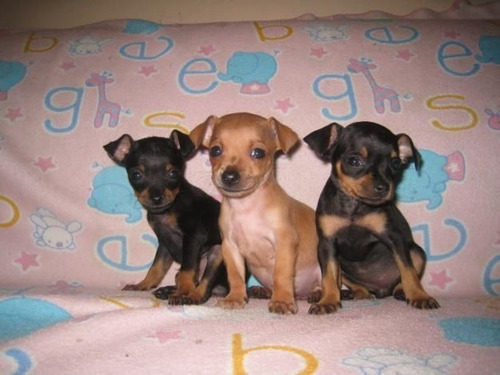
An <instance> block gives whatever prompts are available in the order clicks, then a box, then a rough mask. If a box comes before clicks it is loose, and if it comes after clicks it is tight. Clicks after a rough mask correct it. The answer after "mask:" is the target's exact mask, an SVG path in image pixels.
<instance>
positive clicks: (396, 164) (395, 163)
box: [391, 158, 402, 171]
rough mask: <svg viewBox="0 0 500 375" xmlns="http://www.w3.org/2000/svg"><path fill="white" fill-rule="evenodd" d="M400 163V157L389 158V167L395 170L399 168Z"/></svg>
mask: <svg viewBox="0 0 500 375" xmlns="http://www.w3.org/2000/svg"><path fill="white" fill-rule="evenodd" d="M401 165H402V162H401V159H399V158H394V159H392V160H391V167H392V169H394V170H395V171H398V170H399V169H400V168H401Z"/></svg>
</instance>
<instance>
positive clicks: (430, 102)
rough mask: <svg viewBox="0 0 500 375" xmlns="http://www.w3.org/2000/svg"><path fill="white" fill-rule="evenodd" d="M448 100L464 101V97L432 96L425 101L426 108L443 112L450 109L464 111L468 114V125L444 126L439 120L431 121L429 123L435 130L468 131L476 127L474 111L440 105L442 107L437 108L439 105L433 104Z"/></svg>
mask: <svg viewBox="0 0 500 375" xmlns="http://www.w3.org/2000/svg"><path fill="white" fill-rule="evenodd" d="M448 98H451V99H458V100H461V101H464V100H465V97H463V96H461V95H453V94H448V95H438V96H434V97H432V98H429V99H427V106H428V107H429V108H430V109H436V110H439V111H444V110H448V109H451V110H455V109H457V110H462V111H465V112H467V113H468V114H469V116H470V118H471V121H470V122H469V123H468V124H456V125H446V124H443V123H442V122H440V121H439V120H432V121H431V123H432V125H434V126H435V127H436V128H439V129H442V130H450V131H460V130H468V129H472V128H473V127H475V126H476V125H477V122H478V116H477V113H476V111H474V109H472V108H470V107H467V106H465V105H442V106H439V105H436V104H434V102H435V101H436V100H439V99H448Z"/></svg>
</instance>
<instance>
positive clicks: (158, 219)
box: [148, 214, 183, 261]
mask: <svg viewBox="0 0 500 375" xmlns="http://www.w3.org/2000/svg"><path fill="white" fill-rule="evenodd" d="M148 223H149V225H150V226H151V229H153V231H154V232H155V234H156V237H157V238H158V241H159V242H161V243H163V244H164V245H166V246H167V248H168V249H169V252H170V253H171V255H172V256H173V257H174V258H175V257H176V256H179V257H180V256H181V255H182V238H183V233H182V230H181V229H180V228H179V225H178V222H177V217H176V215H175V214H164V215H148ZM176 261H177V260H176Z"/></svg>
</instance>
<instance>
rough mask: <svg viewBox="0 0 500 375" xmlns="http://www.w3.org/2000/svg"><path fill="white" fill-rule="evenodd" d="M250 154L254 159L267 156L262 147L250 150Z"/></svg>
mask: <svg viewBox="0 0 500 375" xmlns="http://www.w3.org/2000/svg"><path fill="white" fill-rule="evenodd" d="M250 156H251V157H252V158H254V159H263V158H265V157H266V152H265V151H264V150H263V149H261V148H254V149H253V150H252V151H251V152H250Z"/></svg>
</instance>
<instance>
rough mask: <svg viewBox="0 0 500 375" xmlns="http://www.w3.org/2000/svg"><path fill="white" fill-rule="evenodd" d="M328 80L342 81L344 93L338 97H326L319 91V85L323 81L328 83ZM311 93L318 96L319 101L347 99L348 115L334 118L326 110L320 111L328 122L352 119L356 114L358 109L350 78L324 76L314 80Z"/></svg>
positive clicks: (334, 75) (345, 76)
mask: <svg viewBox="0 0 500 375" xmlns="http://www.w3.org/2000/svg"><path fill="white" fill-rule="evenodd" d="M329 80H342V81H343V82H344V84H345V87H346V89H345V92H343V93H341V94H339V95H327V94H325V93H324V92H323V91H322V90H321V87H320V86H321V84H322V83H323V82H324V81H327V82H328V81H329ZM313 91H314V93H315V94H316V95H317V96H319V97H320V98H321V99H325V100H341V99H344V98H347V99H348V103H349V108H350V110H351V111H350V113H348V114H346V115H343V116H335V115H333V114H332V113H331V112H330V111H329V110H328V108H323V109H322V110H321V113H322V114H323V116H325V117H326V118H327V119H329V120H333V121H345V120H349V119H351V118H353V117H354V116H355V115H356V113H357V112H358V109H357V107H356V98H355V96H354V90H353V87H352V83H351V77H349V75H347V74H346V75H338V74H324V75H321V76H319V77H318V78H316V80H315V81H314V83H313Z"/></svg>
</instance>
